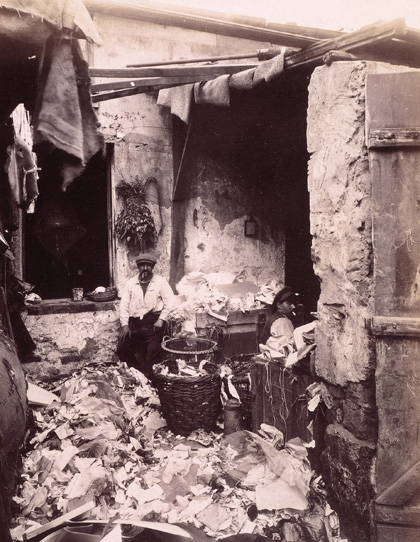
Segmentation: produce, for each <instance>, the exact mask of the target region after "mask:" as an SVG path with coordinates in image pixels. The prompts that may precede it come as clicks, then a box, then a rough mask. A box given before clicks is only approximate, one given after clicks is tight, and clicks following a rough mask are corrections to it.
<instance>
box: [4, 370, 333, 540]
mask: <svg viewBox="0 0 420 542" xmlns="http://www.w3.org/2000/svg"><path fill="white" fill-rule="evenodd" d="M52 386H53V384H51V387H50V389H48V388H47V385H46V384H45V383H44V384H43V388H40V387H39V386H38V385H37V383H36V382H32V383H31V386H30V389H29V390H28V396H29V401H30V406H31V409H32V412H33V421H34V423H33V428H32V430H31V433H30V435H29V437H28V440H27V442H26V444H25V448H24V451H23V472H22V473H21V476H20V483H19V486H18V491H17V495H16V497H15V499H14V500H15V508H16V510H15V517H14V524H13V530H12V537H13V540H16V541H18V540H23V539H24V538H27V537H28V534H30V532H31V531H32V532H34V531H35V530H37V529H38V530H39V529H40V528H42V527H45V525H46V524H48V523H49V522H52V521H55V520H56V518H60V517H61V516H63V515H65V514H66V513H68V511H69V510H71V509H73V508H75V507H77V506H78V505H80V503H83V502H86V498H87V497H90V498H91V499H93V500H94V503H95V504H94V507H93V508H91V509H90V510H89V511H88V512H86V514H85V515H84V519H85V520H86V519H87V520H103V521H108V520H109V519H110V518H115V517H118V518H120V519H121V520H124V521H127V522H130V520H132V521H133V523H135V522H136V521H137V522H138V521H140V520H143V521H154V522H160V523H165V524H177V525H179V524H186V525H190V526H191V528H192V527H194V528H198V529H200V531H201V532H203V533H205V534H206V535H207V536H209V537H211V538H213V539H220V538H223V537H227V536H230V535H238V533H257V534H260V535H263V536H267V537H269V538H273V539H277V540H287V541H297V540H298V541H299V542H305V541H307V542H314V541H315V540H316V541H317V542H338V541H340V540H341V538H340V532H339V531H340V527H339V522H338V518H337V515H336V514H335V512H334V511H333V510H332V509H331V508H330V506H329V505H328V503H327V501H326V496H325V490H324V489H323V487H322V483H321V482H322V481H321V479H320V477H317V476H316V475H315V473H314V472H313V471H311V468H310V464H309V462H308V459H307V450H306V447H305V445H304V443H303V442H302V441H300V439H293V440H292V441H289V442H286V443H285V444H284V445H283V442H282V441H281V439H280V441H281V442H280V444H281V447H280V448H281V449H278V448H279V435H278V433H279V432H278V431H277V430H276V431H275V432H274V433H273V432H272V433H271V434H270V431H269V430H268V431H267V430H266V431H261V434H255V433H252V432H249V431H238V432H236V433H233V434H231V435H228V436H224V435H223V429H222V426H220V428H219V429H220V430H218V431H216V432H212V433H206V432H204V431H202V430H198V431H195V432H193V433H191V434H190V435H189V436H188V437H181V436H177V435H174V434H173V433H171V432H170V431H169V430H168V429H167V428H165V426H166V422H165V420H164V419H163V418H162V417H161V415H160V404H159V400H158V398H157V394H156V391H155V389H154V388H153V387H152V386H150V383H149V381H148V380H147V379H146V378H145V377H144V376H143V375H142V374H141V373H139V372H138V371H136V370H135V369H128V368H127V366H126V365H125V364H121V363H116V364H115V365H106V366H105V365H104V366H95V367H85V368H84V369H82V370H81V371H80V372H79V373H77V374H74V375H73V376H72V377H70V378H68V379H66V380H64V381H63V382H61V383H58V384H57V382H56V383H54V387H52ZM265 429H267V428H265ZM268 429H269V427H268ZM273 435H274V437H273ZM273 438H274V440H273ZM285 533H288V534H287V536H288V538H286V537H285V536H286V535H285ZM290 533H292V534H290ZM293 533H294V534H293ZM308 533H309V534H308ZM311 533H312V534H311ZM292 536H294V538H293V537H292ZM29 538H30V537H29Z"/></svg>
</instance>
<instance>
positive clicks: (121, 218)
mask: <svg viewBox="0 0 420 542" xmlns="http://www.w3.org/2000/svg"><path fill="white" fill-rule="evenodd" d="M115 190H116V193H117V196H118V198H119V199H121V200H122V202H123V208H122V209H121V211H120V213H119V215H118V217H117V220H116V223H115V232H116V234H117V236H118V237H119V239H121V240H122V241H125V242H126V243H128V244H132V245H133V246H136V247H139V246H140V247H141V248H142V249H144V248H146V247H147V246H151V245H153V244H155V243H156V241H157V231H156V226H155V221H154V219H153V216H152V213H151V211H150V209H149V207H148V206H147V203H146V201H145V188H144V182H142V181H141V180H140V179H138V178H137V177H136V179H135V181H134V182H133V183H128V182H126V181H121V182H120V183H119V184H118V185H117V186H116V188H115Z"/></svg>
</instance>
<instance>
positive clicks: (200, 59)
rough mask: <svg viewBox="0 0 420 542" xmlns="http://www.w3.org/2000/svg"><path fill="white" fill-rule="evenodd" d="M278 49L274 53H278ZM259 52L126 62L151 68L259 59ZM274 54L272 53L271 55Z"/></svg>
mask: <svg viewBox="0 0 420 542" xmlns="http://www.w3.org/2000/svg"><path fill="white" fill-rule="evenodd" d="M265 50H266V51H268V49H265ZM280 52H281V51H280V50H279V51H278V52H277V53H276V54H279V53H280ZM259 55H260V52H259V51H257V52H256V53H243V54H237V55H225V56H205V57H197V58H183V59H178V60H162V61H161V62H146V63H144V62H143V63H141V64H127V66H126V67H127V68H151V67H153V66H171V65H173V64H183V65H184V64H197V63H199V62H219V61H220V60H240V59H245V58H257V59H258V60H259ZM273 56H274V55H273Z"/></svg>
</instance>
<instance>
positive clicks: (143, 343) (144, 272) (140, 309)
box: [117, 254, 174, 379]
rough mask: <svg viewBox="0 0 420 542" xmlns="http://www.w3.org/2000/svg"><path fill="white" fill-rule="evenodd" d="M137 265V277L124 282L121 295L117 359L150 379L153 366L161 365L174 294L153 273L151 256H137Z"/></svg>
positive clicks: (164, 280) (153, 264)
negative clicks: (167, 321) (165, 333)
mask: <svg viewBox="0 0 420 542" xmlns="http://www.w3.org/2000/svg"><path fill="white" fill-rule="evenodd" d="M136 264H137V268H138V275H136V276H134V277H132V278H131V279H129V280H128V281H127V283H126V285H125V288H124V290H123V292H122V295H121V303H120V323H121V331H120V335H119V339H118V345H117V355H118V357H119V358H120V360H121V361H124V362H126V363H127V365H128V366H130V367H135V368H136V369H138V370H139V371H141V372H142V373H143V374H144V375H145V376H146V377H147V378H149V379H151V378H152V376H153V365H154V364H155V363H159V362H160V361H162V357H163V350H162V347H161V344H162V339H163V335H164V331H165V324H166V320H167V317H168V314H169V312H170V310H171V308H172V305H173V302H174V293H173V291H172V288H171V287H170V286H169V284H168V282H167V281H166V279H164V278H163V277H161V276H160V275H156V274H154V273H153V268H154V266H155V264H156V258H155V257H154V256H153V255H151V254H140V255H139V256H138V257H137V258H136Z"/></svg>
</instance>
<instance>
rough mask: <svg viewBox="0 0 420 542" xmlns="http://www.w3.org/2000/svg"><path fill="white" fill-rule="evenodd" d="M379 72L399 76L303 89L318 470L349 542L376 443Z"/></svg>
mask: <svg viewBox="0 0 420 542" xmlns="http://www.w3.org/2000/svg"><path fill="white" fill-rule="evenodd" d="M399 69H400V71H401V70H402V68H399ZM386 71H398V67H395V66H390V65H381V64H376V63H369V62H337V63H334V64H332V65H331V66H329V67H327V66H323V67H321V68H317V69H315V71H314V73H313V76H312V78H311V83H310V86H309V108H308V128H307V136H308V150H309V152H310V153H311V158H310V161H309V168H308V171H309V177H308V185H309V191H310V202H311V209H310V212H311V216H310V220H311V233H312V235H313V261H314V268H315V272H316V274H317V275H318V277H319V278H320V280H321V295H320V299H319V303H318V313H319V325H318V327H317V331H316V342H317V350H316V372H317V374H318V376H319V377H320V380H321V382H322V388H323V399H324V402H325V404H326V406H327V409H328V414H327V419H328V423H329V425H328V427H327V430H326V433H325V449H324V452H323V460H324V461H323V468H324V474H325V476H326V478H327V481H328V483H329V487H330V489H331V491H332V492H333V494H334V495H335V497H336V499H337V501H338V506H339V507H340V508H341V510H342V511H343V512H347V513H348V514H350V516H351V517H353V518H356V519H358V524H357V522H356V527H355V529H356V531H357V530H358V529H359V532H358V535H357V537H358V538H357V539H358V540H369V539H370V538H369V521H370V519H371V518H370V514H371V510H370V508H371V501H372V498H373V495H374V493H375V476H374V473H375V469H374V466H375V456H376V444H377V435H378V420H377V409H376V399H375V368H376V358H375V351H374V344H373V341H372V339H371V337H370V335H369V332H368V330H367V328H366V326H365V321H366V319H367V318H370V317H371V316H372V315H373V311H374V299H373V265H374V258H373V256H374V255H373V249H372V220H371V216H372V212H373V210H372V201H371V186H372V184H371V183H372V181H371V174H370V171H369V160H368V150H367V147H366V145H365V124H364V123H365V82H366V76H367V74H368V73H372V72H386ZM344 517H345V516H344ZM353 527H354V525H353Z"/></svg>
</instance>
